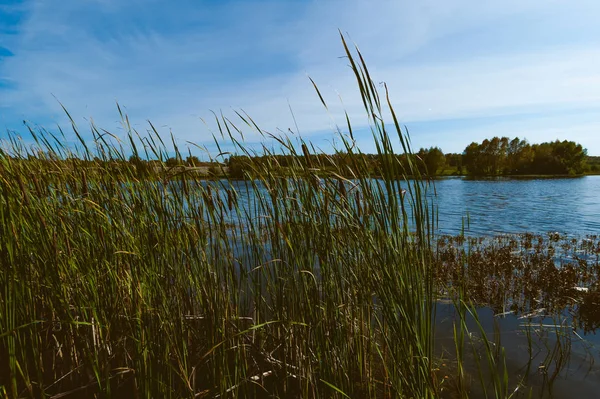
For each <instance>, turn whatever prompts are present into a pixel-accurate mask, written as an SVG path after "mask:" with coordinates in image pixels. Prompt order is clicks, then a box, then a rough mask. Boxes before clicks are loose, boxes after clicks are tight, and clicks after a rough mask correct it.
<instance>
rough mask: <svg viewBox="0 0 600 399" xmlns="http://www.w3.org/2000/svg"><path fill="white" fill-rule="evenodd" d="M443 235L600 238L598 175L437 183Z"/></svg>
mask: <svg viewBox="0 0 600 399" xmlns="http://www.w3.org/2000/svg"><path fill="white" fill-rule="evenodd" d="M435 187H436V190H437V198H436V203H437V206H438V212H439V213H438V215H439V220H438V222H439V226H438V227H439V231H440V232H441V233H447V234H458V233H459V232H460V229H461V226H462V220H463V218H465V217H466V216H467V215H468V220H469V222H470V223H469V226H468V227H469V229H468V230H469V233H470V234H473V235H493V234H505V233H522V232H532V233H542V234H543V233H547V232H550V231H557V232H560V233H565V234H569V235H571V234H573V235H584V234H600V176H586V177H581V178H570V179H486V180H469V179H465V178H446V179H440V180H437V181H436V182H435Z"/></svg>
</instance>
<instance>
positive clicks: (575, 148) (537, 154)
mask: <svg viewBox="0 0 600 399" xmlns="http://www.w3.org/2000/svg"><path fill="white" fill-rule="evenodd" d="M308 157H309V159H308V161H309V162H311V163H313V164H314V165H317V166H318V167H319V169H320V170H321V171H324V172H326V171H327V170H328V169H330V168H333V167H334V166H336V167H338V168H339V166H340V165H341V164H342V165H343V164H344V163H345V162H346V163H347V165H346V166H347V167H346V168H345V169H344V168H342V169H341V170H342V171H344V170H347V171H348V173H343V174H344V175H350V176H351V175H352V170H353V169H354V168H353V167H352V166H353V165H356V164H357V162H356V159H353V160H350V159H348V155H347V154H344V155H335V154H334V155H308ZM357 157H358V158H361V162H359V163H360V164H361V165H364V166H367V168H368V170H369V173H371V174H372V175H378V171H380V170H383V168H381V167H380V166H381V162H382V159H381V157H380V156H379V155H373V154H360V155H357ZM303 159H306V155H302V156H298V157H293V156H277V155H275V156H268V157H253V159H252V160H250V158H249V157H247V156H231V157H230V158H229V160H228V162H227V166H228V167H229V174H230V175H231V176H233V177H240V178H241V177H244V175H245V173H246V172H247V171H248V170H249V168H250V165H251V162H269V164H270V165H271V166H272V167H273V168H274V169H277V170H279V169H280V170H281V171H282V173H285V169H286V168H289V167H290V166H292V165H293V164H294V163H298V162H306V161H305V160H304V161H303ZM397 160H398V164H399V165H400V166H401V167H400V168H398V173H399V174H401V173H402V170H403V169H405V168H402V166H403V165H406V164H407V162H416V164H417V165H419V169H420V171H421V173H423V174H424V175H428V176H444V175H445V176H448V175H458V176H462V175H468V176H525V175H569V176H578V175H583V174H598V173H600V157H590V156H587V152H586V150H585V149H584V148H583V147H582V146H581V145H580V144H578V143H575V142H573V141H567V140H564V141H559V140H556V141H552V142H547V143H541V144H529V143H528V142H527V141H526V140H522V139H519V138H514V139H512V140H510V139H509V138H508V137H502V138H498V137H494V138H492V139H491V140H488V139H486V140H484V141H483V142H481V143H476V142H473V143H471V144H469V145H468V146H467V147H466V148H465V150H464V151H463V152H462V153H461V154H457V153H448V154H444V153H443V152H442V150H441V149H440V148H438V147H431V148H428V149H424V148H421V149H420V150H419V151H418V152H417V153H416V154H414V155H413V156H412V158H409V156H407V155H406V154H402V155H397ZM361 170H365V168H362V167H361Z"/></svg>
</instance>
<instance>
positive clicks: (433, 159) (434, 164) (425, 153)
mask: <svg viewBox="0 0 600 399" xmlns="http://www.w3.org/2000/svg"><path fill="white" fill-rule="evenodd" d="M417 156H418V157H419V158H420V159H421V161H422V165H423V168H422V173H424V174H427V175H429V176H436V175H437V173H438V171H439V170H440V169H441V168H443V167H444V165H445V164H446V157H445V156H444V153H443V152H442V150H441V149H439V148H438V147H431V148H429V149H423V148H421V149H420V150H419V152H418V153H417Z"/></svg>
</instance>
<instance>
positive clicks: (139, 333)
mask: <svg viewBox="0 0 600 399" xmlns="http://www.w3.org/2000/svg"><path fill="white" fill-rule="evenodd" d="M343 44H344V48H345V50H346V52H347V55H348V60H349V62H350V64H351V68H352V71H353V72H354V73H355V75H356V80H357V84H358V86H359V89H360V94H361V96H362V99H363V101H364V104H365V110H366V112H367V117H368V119H369V121H370V126H371V129H372V135H373V140H374V142H375V145H376V147H377V150H378V153H379V154H380V155H382V162H381V165H380V166H379V170H377V171H376V173H377V175H379V176H383V179H382V180H380V181H379V182H378V183H374V181H373V180H371V179H370V178H369V176H370V174H369V172H368V171H366V172H365V173H360V172H361V171H362V170H363V169H361V168H363V167H366V165H362V164H361V163H360V161H359V158H358V157H353V154H359V153H360V152H359V150H358V149H357V148H356V147H355V143H354V142H353V136H352V134H353V133H352V126H351V125H350V124H349V123H348V125H347V127H345V129H347V133H346V134H340V138H341V142H342V147H343V148H342V149H340V151H341V152H343V153H345V154H347V155H348V157H347V161H348V162H349V163H348V162H345V163H344V164H343V165H342V164H336V162H335V161H334V160H333V159H332V160H331V162H330V163H329V164H328V170H329V171H331V170H332V169H333V171H334V173H335V174H334V176H338V177H334V178H330V179H328V180H327V181H326V182H325V183H324V184H322V183H321V182H320V181H319V180H317V179H316V176H317V175H318V172H319V168H320V167H321V165H319V164H318V163H312V162H311V161H310V160H311V154H314V153H315V150H314V148H313V147H312V146H311V145H310V143H308V142H304V141H302V140H300V141H299V142H292V141H291V139H290V138H287V137H272V138H273V139H275V140H277V141H278V142H279V144H280V148H279V151H280V152H282V153H284V154H291V155H296V156H298V157H300V156H303V157H305V159H307V160H309V161H308V162H298V163H297V164H296V165H292V167H291V168H289V170H290V172H289V173H290V175H291V176H290V178H285V179H284V178H280V177H277V176H275V175H274V174H273V173H272V170H273V169H272V168H271V167H274V166H276V165H275V163H276V158H275V157H273V158H271V161H270V163H269V162H262V163H261V164H260V165H250V168H249V171H248V175H247V176H246V177H247V179H246V180H243V181H237V180H227V179H225V180H215V181H210V182H207V181H204V180H202V179H200V178H199V177H198V176H197V175H193V174H190V175H186V174H185V173H183V174H181V175H177V174H174V175H173V174H171V176H170V177H169V178H168V179H165V178H161V175H156V176H154V172H153V171H152V170H145V171H143V173H142V171H141V170H140V169H139V168H136V167H135V166H132V165H131V163H128V162H125V160H126V159H127V158H126V154H129V153H133V154H134V156H136V157H137V156H141V157H148V158H150V157H152V158H155V159H158V160H159V161H162V162H164V161H165V160H166V159H167V156H166V154H167V147H166V145H165V144H164V142H163V141H162V138H161V137H160V135H159V134H158V133H156V131H155V130H154V128H153V127H152V126H151V130H150V132H149V135H148V136H145V137H139V136H138V134H137V132H136V131H135V130H133V129H131V127H130V126H129V123H128V119H127V117H126V116H125V115H123V114H121V117H122V118H123V121H124V125H125V127H126V128H127V130H128V133H129V136H128V140H129V143H128V146H127V147H124V146H122V145H121V144H119V143H118V142H116V141H115V139H114V138H112V136H111V134H110V133H108V132H106V131H103V130H101V129H99V128H97V127H96V126H95V125H92V126H91V130H92V134H93V138H94V139H93V142H89V141H85V140H83V139H81V133H80V131H79V129H78V127H77V126H76V124H75V123H73V126H72V127H73V130H74V132H75V134H76V135H77V136H78V137H79V138H80V139H81V140H80V144H79V146H78V148H76V149H73V148H67V147H65V146H63V144H62V142H63V141H62V139H61V138H60V137H59V138H56V137H54V136H53V135H52V134H51V133H49V132H41V133H40V132H36V131H33V130H32V131H31V134H32V137H33V139H34V140H35V141H36V145H35V146H34V147H33V148H30V147H27V146H25V145H24V144H23V142H21V141H20V140H19V138H18V136H16V135H11V136H10V137H9V141H8V143H7V146H5V148H4V149H3V150H2V152H1V153H0V171H1V174H0V175H1V178H0V219H1V221H0V234H1V235H2V237H3V240H2V242H1V243H0V267H1V268H2V270H3V273H2V274H1V275H0V308H1V311H0V386H1V387H2V389H3V390H4V394H5V395H6V396H9V397H39V396H51V397H70V396H82V397H91V396H97V397H108V396H115V395H120V396H121V395H130V396H132V397H227V396H229V397H238V396H239V397H260V396H265V397H266V396H269V395H272V396H281V397H419V398H427V397H435V396H436V395H437V392H438V388H439V381H438V380H437V377H436V376H435V373H433V372H432V370H433V366H434V365H433V346H434V339H433V338H434V331H433V329H434V326H433V324H432V321H433V310H434V300H435V296H436V294H435V290H434V288H433V275H432V271H431V264H432V262H431V259H432V251H431V249H432V248H431V234H432V233H431V232H432V229H431V224H432V215H433V213H432V212H431V207H430V205H429V204H428V203H427V202H426V201H425V192H426V190H427V189H428V187H427V185H426V184H425V183H424V181H423V180H422V179H420V177H419V176H420V175H419V171H418V168H417V167H416V165H413V164H410V163H409V165H408V166H407V167H408V169H406V170H403V169H402V168H406V166H403V165H400V164H399V163H398V162H397V158H396V157H395V156H393V154H394V145H393V142H394V141H395V142H397V143H398V144H400V145H401V146H402V147H403V150H404V151H405V152H407V153H410V151H411V149H410V146H409V142H408V138H407V136H406V134H405V132H404V131H403V130H402V129H401V128H400V126H399V124H398V122H397V119H396V117H395V114H394V110H393V108H392V106H391V104H390V102H389V98H388V97H387V93H386V96H385V97H384V98H380V95H379V93H378V91H377V89H376V87H375V85H374V83H373V82H372V80H371V78H370V76H369V72H368V70H367V68H366V65H365V63H364V61H363V59H362V56H361V55H360V53H359V52H358V51H356V52H354V53H353V52H351V51H350V49H349V48H348V47H347V46H346V42H345V41H344V42H343ZM315 88H316V86H315ZM317 92H318V89H317ZM319 97H320V94H319ZM321 100H323V99H322V97H321ZM323 104H324V105H325V103H324V102H323ZM384 109H385V110H387V111H386V112H391V115H392V123H391V124H386V123H384V122H383V119H384V118H383V113H384ZM119 112H121V110H120V109H119ZM239 117H240V120H239V123H238V122H236V123H235V124H234V122H232V121H231V120H229V119H227V118H226V117H222V118H217V120H216V122H217V124H218V126H219V129H220V134H221V135H222V139H223V140H228V141H229V142H230V143H232V144H233V145H234V146H235V147H236V148H237V151H238V152H239V153H245V152H246V153H249V150H248V148H247V147H246V146H245V145H244V144H243V141H241V140H240V139H239V136H237V134H234V133H233V132H238V131H239V132H242V131H243V130H244V129H256V130H257V131H258V132H259V133H261V134H266V133H264V132H263V131H262V130H260V129H259V128H258V127H257V126H256V124H254V122H253V121H252V120H251V119H250V118H249V117H247V116H245V115H241V114H240V115H239ZM238 125H239V126H238ZM240 126H244V127H243V128H242V127H240ZM137 139H142V140H143V141H144V143H145V145H144V147H143V149H141V147H140V148H138V146H137V145H136V142H137ZM297 149H301V152H300V151H299V150H297ZM176 151H178V150H177V149H176ZM269 154H270V150H269V149H267V148H263V155H266V156H267V158H269V157H268V155H269ZM178 157H181V155H180V154H178ZM318 159H320V158H318ZM348 165H351V167H350V169H349V167H348ZM164 168H167V167H166V165H165V166H164ZM158 169H160V168H158ZM348 173H356V178H355V179H351V180H348V179H347V178H344V177H342V176H348ZM399 174H403V175H405V176H415V177H416V179H414V180H411V181H408V180H406V179H405V180H397V179H394V178H392V176H398V175H399ZM402 190H407V193H406V195H402ZM241 202H245V203H246V204H249V205H248V206H241V205H240V204H241Z"/></svg>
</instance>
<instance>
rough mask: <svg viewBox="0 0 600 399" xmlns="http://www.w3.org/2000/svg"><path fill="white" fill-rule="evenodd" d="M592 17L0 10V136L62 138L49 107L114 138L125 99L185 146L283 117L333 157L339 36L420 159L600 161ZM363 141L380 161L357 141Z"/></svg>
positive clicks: (532, 6) (340, 79)
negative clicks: (472, 146) (473, 151)
mask: <svg viewBox="0 0 600 399" xmlns="http://www.w3.org/2000/svg"><path fill="white" fill-rule="evenodd" d="M599 19H600V3H598V2H597V0H581V1H573V2H566V1H555V0H543V1H542V0H529V1H522V0H521V1H513V0H505V1H502V2H500V1H494V2H491V1H489V2H488V1H486V2H483V1H481V2H475V1H472V0H468V1H467V0H454V1H439V0H423V1H406V0H401V1H374V0H373V1H366V0H364V1H359V0H340V1H338V0H329V1H324V0H321V1H316V0H313V1H301V0H291V1H274V0H271V1H258V0H256V1H254V0H246V1H229V0H220V1H208V0H207V1H200V0H182V1H177V2H175V1H169V2H167V1H161V0H144V1H142V0H86V1H83V0H56V1H44V0H24V1H16V2H13V1H8V2H7V1H6V0H0V137H2V136H6V130H7V129H11V130H16V131H20V132H23V134H25V131H24V129H23V126H22V121H23V120H28V121H30V122H31V123H33V124H37V125H40V126H44V127H47V128H49V129H53V128H54V126H56V124H60V125H61V126H63V127H68V126H69V124H68V121H67V119H66V116H65V115H64V113H63V112H62V110H61V108H60V105H59V104H58V102H57V99H58V100H60V102H62V103H63V104H64V105H65V106H66V107H67V108H68V110H69V111H70V113H71V115H72V116H73V117H74V119H75V120H76V122H77V123H78V125H79V126H80V127H81V128H82V130H83V131H84V132H85V131H86V126H87V124H88V121H89V119H90V118H93V120H94V121H95V123H96V124H97V125H99V126H101V127H103V128H106V129H107V130H109V131H112V132H115V133H117V134H122V130H120V125H119V122H118V113H117V109H116V106H115V102H116V101H118V102H119V103H120V104H121V105H122V106H124V107H125V108H126V110H127V113H128V114H129V116H130V119H131V121H132V124H133V125H134V127H136V128H137V129H139V130H140V131H142V132H143V131H145V129H146V127H147V124H146V122H145V121H146V120H148V119H149V120H151V121H152V122H153V123H154V124H155V125H156V126H158V127H159V128H160V130H161V132H164V133H165V134H168V133H169V131H172V132H173V134H174V135H175V137H176V138H177V140H178V141H179V142H180V143H181V145H182V146H185V143H186V141H192V142H195V143H199V144H204V143H208V142H210V141H211V132H210V129H209V128H208V127H207V126H205V124H204V123H203V122H202V121H201V118H205V119H209V118H210V115H211V113H210V110H216V111H218V110H222V111H223V112H224V114H226V115H228V116H235V115H234V112H233V110H234V109H243V110H245V111H246V112H247V113H248V114H250V115H251V116H252V117H253V118H254V120H255V121H256V122H257V123H258V124H259V125H260V126H261V128H263V129H265V130H267V131H271V132H274V131H276V129H278V128H279V129H281V130H283V131H287V129H288V128H292V129H294V130H295V127H294V121H293V118H292V115H291V113H290V107H291V108H292V110H293V112H294V115H295V117H296V120H297V122H298V127H299V130H300V133H301V134H302V136H303V137H305V138H308V139H309V140H311V141H313V142H314V143H315V144H316V145H318V146H321V147H322V148H324V149H327V148H329V147H328V146H329V144H328V143H330V142H331V140H332V137H333V134H332V131H333V128H334V126H335V125H336V124H340V125H343V124H344V118H343V110H344V109H345V110H347V111H348V112H349V114H350V117H351V120H352V122H353V124H354V126H355V129H356V128H360V127H365V126H366V120H365V118H364V112H363V110H362V108H361V107H362V105H361V101H360V97H359V96H358V93H357V89H356V86H355V84H354V81H353V75H352V73H351V71H350V70H349V69H348V67H347V60H344V59H343V58H340V57H341V56H342V55H343V48H342V46H341V43H340V40H339V36H338V29H341V30H342V31H343V32H347V34H348V37H349V38H350V40H351V41H353V42H355V43H356V44H358V45H359V47H360V48H361V51H362V52H363V54H364V55H365V57H366V59H367V63H368V65H369V68H370V70H371V73H372V75H373V77H374V79H375V80H376V81H378V82H379V81H385V82H387V84H388V86H389V88H390V91H391V97H392V102H393V103H394V106H395V109H396V111H397V112H398V114H399V116H400V118H401V122H402V123H404V124H406V125H407V126H408V128H409V130H410V133H411V138H412V142H413V146H415V147H417V148H418V147H429V146H436V145H437V146H440V147H441V148H442V149H443V150H444V151H445V152H461V151H462V150H463V149H464V148H465V147H466V146H467V145H468V144H469V143H470V142H472V141H481V140H483V139H484V138H488V137H492V136H509V137H511V138H512V137H515V136H519V137H524V138H527V139H528V140H529V141H530V142H541V141H548V140H555V139H569V140H575V141H577V142H580V143H581V144H583V146H584V147H585V148H587V149H588V152H589V154H590V155H600V134H599V132H600V68H599V67H598V66H599V65H600V24H598V23H597V21H598V20H599ZM308 76H310V77H312V78H313V79H314V80H315V82H316V83H317V84H318V85H319V87H320V90H321V93H322V94H323V96H324V97H325V99H326V101H327V102H328V104H329V106H330V108H329V113H328V112H326V111H325V110H324V109H323V107H322V105H321V104H320V101H319V99H318V97H317V95H316V94H315V92H314V89H313V88H312V84H311V83H310V81H309V79H308ZM340 98H341V100H342V101H343V104H342V102H341V101H340ZM209 125H210V123H209ZM119 132H120V133H119ZM88 137H89V136H88ZM68 138H69V137H68ZM70 139H72V137H70ZM247 139H248V140H250V141H253V140H255V141H256V140H259V137H258V136H256V135H254V136H253V135H252V133H250V132H248V136H247ZM358 142H359V145H360V147H361V148H362V149H363V151H366V152H369V151H373V148H372V144H371V143H370V140H369V135H368V134H367V133H366V131H363V134H362V135H360V136H359V137H358Z"/></svg>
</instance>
